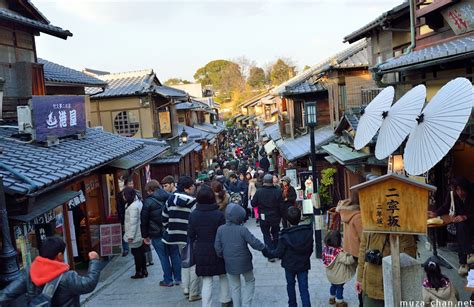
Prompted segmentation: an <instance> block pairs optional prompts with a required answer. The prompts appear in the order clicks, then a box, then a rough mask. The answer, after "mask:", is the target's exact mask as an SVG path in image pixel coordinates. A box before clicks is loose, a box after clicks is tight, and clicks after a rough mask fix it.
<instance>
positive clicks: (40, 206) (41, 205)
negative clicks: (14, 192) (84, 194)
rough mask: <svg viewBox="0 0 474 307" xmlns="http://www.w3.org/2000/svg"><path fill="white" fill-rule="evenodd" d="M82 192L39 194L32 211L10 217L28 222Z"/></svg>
mask: <svg viewBox="0 0 474 307" xmlns="http://www.w3.org/2000/svg"><path fill="white" fill-rule="evenodd" d="M80 194H81V192H75V191H64V190H60V191H57V192H53V193H48V194H46V195H42V196H39V197H37V198H36V200H35V203H34V206H33V209H32V210H31V212H30V213H28V214H25V215H17V216H9V218H10V219H12V220H16V221H20V222H25V223H27V222H29V221H32V220H33V219H35V218H36V217H38V216H40V215H41V214H44V213H46V212H48V211H49V210H53V209H54V208H56V207H58V206H61V205H62V204H64V203H66V202H68V201H70V200H71V199H73V198H74V197H76V196H79V195H80Z"/></svg>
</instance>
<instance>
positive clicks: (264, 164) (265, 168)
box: [259, 153, 270, 174]
mask: <svg viewBox="0 0 474 307" xmlns="http://www.w3.org/2000/svg"><path fill="white" fill-rule="evenodd" d="M259 166H260V168H261V169H262V170H263V171H264V172H265V174H266V173H268V170H269V168H270V160H268V158H267V154H266V153H265V154H263V156H262V158H261V159H260V165H259Z"/></svg>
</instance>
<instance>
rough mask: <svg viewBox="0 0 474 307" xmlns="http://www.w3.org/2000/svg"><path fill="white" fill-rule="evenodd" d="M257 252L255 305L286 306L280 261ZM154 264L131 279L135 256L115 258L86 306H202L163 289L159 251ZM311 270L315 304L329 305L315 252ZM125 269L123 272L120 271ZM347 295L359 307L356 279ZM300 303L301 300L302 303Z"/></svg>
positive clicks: (254, 228) (250, 224)
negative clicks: (143, 272) (140, 276)
mask: <svg viewBox="0 0 474 307" xmlns="http://www.w3.org/2000/svg"><path fill="white" fill-rule="evenodd" d="M246 225H247V226H248V227H249V229H250V230H251V231H252V233H253V234H254V235H255V236H256V237H257V238H259V239H260V240H263V237H262V233H261V232H260V228H258V227H257V226H256V225H255V222H254V221H253V220H252V221H249V222H247V224H246ZM252 252H253V255H254V261H253V264H254V273H255V278H256V289H255V296H254V300H253V306H259V307H263V306H274V307H276V306H287V295H286V282H285V276H284V271H283V269H282V267H281V266H280V261H277V262H275V263H270V262H268V261H267V260H266V258H264V257H263V256H262V254H261V253H260V252H256V251H252ZM153 256H154V260H155V265H154V266H151V267H149V268H148V271H149V273H150V276H148V278H146V279H140V280H132V279H130V276H131V275H133V273H134V272H133V271H134V269H133V258H132V257H131V256H127V257H126V258H122V257H120V258H116V259H114V261H112V262H111V263H110V264H109V266H108V267H107V268H106V271H105V272H104V273H105V274H109V272H111V271H112V272H113V271H115V272H116V273H115V274H110V276H109V277H108V278H107V279H106V280H105V281H103V282H101V283H100V284H99V286H98V288H97V290H96V291H95V292H94V293H93V294H92V295H91V296H89V297H88V298H85V297H83V298H82V299H83V301H84V299H85V302H84V304H85V306H88V307H91V306H160V307H175V306H200V305H201V301H198V302H194V303H188V302H187V300H185V298H184V296H183V294H182V291H181V288H178V287H173V288H162V287H159V286H158V282H159V281H160V280H161V277H162V271H161V267H160V264H159V261H158V257H157V256H156V254H154V255H153ZM311 267H312V269H311V271H310V274H309V286H310V295H311V302H312V306H329V304H328V303H327V302H328V299H329V283H328V281H327V279H326V274H325V271H324V266H323V264H322V262H321V260H317V259H316V258H315V257H314V255H313V256H312V258H311ZM121 272H123V273H121ZM215 281H216V282H215V287H214V293H216V295H214V306H220V304H219V302H218V301H217V293H218V290H217V287H216V285H217V279H215ZM344 297H345V300H346V301H347V302H348V304H349V306H357V305H358V303H357V295H356V293H355V291H354V279H353V280H351V282H350V283H349V284H347V285H346V287H345V289H344ZM299 305H301V303H299Z"/></svg>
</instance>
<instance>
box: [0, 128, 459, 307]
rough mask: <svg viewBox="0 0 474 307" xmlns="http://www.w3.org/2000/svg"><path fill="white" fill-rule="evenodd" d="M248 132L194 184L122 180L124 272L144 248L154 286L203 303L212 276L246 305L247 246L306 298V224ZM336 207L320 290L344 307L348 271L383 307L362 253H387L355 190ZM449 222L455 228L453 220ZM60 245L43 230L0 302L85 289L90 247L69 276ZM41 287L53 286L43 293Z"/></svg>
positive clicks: (140, 264)
mask: <svg viewBox="0 0 474 307" xmlns="http://www.w3.org/2000/svg"><path fill="white" fill-rule="evenodd" d="M254 136H255V130H253V129H246V130H233V129H230V130H229V131H228V137H227V138H226V142H224V143H223V144H221V146H222V147H221V153H220V154H219V155H218V156H216V157H215V158H214V159H213V163H212V165H211V166H210V169H208V170H206V171H205V176H200V178H203V179H202V180H200V181H199V182H196V181H195V180H193V179H192V178H191V177H188V176H180V177H178V178H175V177H174V176H172V175H169V176H166V177H164V178H161V180H160V181H157V180H156V179H152V180H150V181H149V182H148V183H147V184H146V186H145V189H144V191H145V192H146V193H145V194H146V195H144V196H142V195H141V194H140V192H139V191H137V190H135V188H134V186H133V180H130V179H128V178H125V180H124V188H123V190H122V191H121V192H120V193H119V194H118V198H117V200H118V203H117V209H118V214H119V217H120V220H121V223H122V224H123V230H124V234H123V256H127V254H128V253H129V252H130V253H131V254H132V255H133V259H134V263H135V273H134V275H132V276H131V278H132V279H142V278H146V277H148V271H147V265H150V264H153V258H152V255H151V249H150V246H153V249H154V250H155V252H156V254H157V256H158V259H159V262H160V264H161V268H162V271H163V277H162V279H161V280H160V281H159V282H157V284H159V286H161V287H174V286H181V288H182V291H183V295H184V296H185V297H186V298H187V300H189V302H193V301H199V300H201V301H202V306H205V307H208V306H211V305H212V302H213V296H215V295H216V293H213V288H214V287H213V282H214V277H216V280H218V283H219V286H218V287H217V289H219V294H218V300H219V302H220V303H221V306H223V307H229V306H234V307H240V306H251V305H252V300H253V297H254V292H255V278H256V277H255V275H254V272H253V269H254V267H253V263H252V253H251V251H250V248H252V249H254V250H257V251H259V252H261V253H262V255H263V256H264V257H266V258H267V259H268V261H269V262H275V261H277V260H278V259H281V266H282V268H283V269H284V276H285V278H286V282H287V294H288V306H290V307H294V306H297V295H296V285H298V289H299V293H300V298H301V303H302V305H303V307H308V306H311V299H310V289H309V285H308V272H309V270H310V269H311V261H310V257H311V255H312V253H313V246H314V244H313V225H312V224H311V222H310V221H308V220H304V219H303V216H302V212H301V209H300V206H299V205H298V204H297V193H296V191H295V188H294V187H293V186H292V184H291V179H290V178H289V177H286V176H285V177H282V178H280V177H279V176H278V174H277V173H275V172H274V168H275V167H274V165H273V164H272V159H268V157H267V153H266V152H265V150H264V148H263V146H262V144H261V143H258V142H256V141H255V139H256V138H255V137H254ZM231 140H232V142H233V143H231ZM458 194H459V193H458ZM461 196H462V195H461ZM466 198H467V197H466ZM455 204H456V203H455ZM443 210H444V209H443ZM336 211H337V212H338V213H339V215H340V217H341V221H342V223H343V225H344V236H343V237H342V236H341V233H340V232H339V231H337V230H331V231H329V232H328V233H327V235H326V237H325V239H324V248H323V252H322V263H323V265H324V267H325V270H326V275H327V280H328V289H327V290H328V292H329V293H330V299H329V302H328V303H329V304H330V305H335V306H336V307H344V306H347V303H346V302H345V301H344V285H345V284H346V283H347V282H348V281H349V280H351V279H352V278H353V277H354V276H355V275H356V276H357V277H356V290H357V292H358V293H359V301H360V305H361V306H362V305H365V306H384V300H383V299H384V292H383V278H382V266H381V265H380V263H378V260H379V259H375V260H374V259H372V257H368V256H367V254H370V253H372V252H374V251H378V252H379V254H380V255H381V256H382V257H383V256H388V255H390V244H388V235H386V234H379V233H371V234H367V233H362V220H361V213H360V208H359V202H358V197H357V194H355V193H354V194H353V195H351V198H350V199H346V200H341V201H340V202H339V203H338V206H337V208H336ZM459 211H460V212H461V210H459ZM437 214H439V213H437ZM433 215H434V213H433ZM249 219H255V220H256V222H257V225H258V226H259V227H260V230H261V233H262V238H263V242H262V241H261V240H259V239H258V238H256V237H255V236H254V235H253V234H252V233H251V232H250V231H249V229H248V228H247V227H246V222H247V221H248V220H249ZM466 219H467V218H466ZM466 219H464V218H463V219H461V220H460V221H459V222H460V223H461V222H464V221H465V220H466ZM458 226H459V227H458V230H462V229H461V226H462V225H461V224H458ZM459 236H461V235H459ZM400 251H401V252H404V253H406V254H408V255H410V256H413V257H415V256H416V242H415V237H414V236H412V235H401V236H400ZM64 252H65V243H64V242H63V241H62V240H61V239H58V238H56V237H51V238H47V239H46V240H45V241H44V242H43V243H42V245H41V248H40V256H38V257H37V258H36V259H35V260H34V261H33V263H32V265H31V269H30V270H29V271H28V272H25V274H23V275H22V277H21V278H19V279H17V280H15V281H14V282H12V283H11V284H10V285H9V286H8V287H7V288H5V289H4V290H3V291H1V292H0V305H1V306H3V304H6V303H8V302H11V301H13V300H14V299H16V298H17V297H18V296H20V295H22V294H25V293H26V294H27V300H29V301H32V302H34V303H35V304H36V305H38V304H39V305H48V304H49V305H52V306H56V305H57V306H79V295H81V294H85V293H89V292H92V291H93V290H94V288H95V287H96V285H97V283H98V279H99V273H100V268H101V266H100V264H99V256H98V255H97V253H95V252H91V253H90V254H89V258H90V266H89V271H88V273H87V274H86V275H85V276H79V275H78V274H77V273H75V272H73V271H69V267H68V266H67V265H66V264H64ZM467 253H468V251H467V249H465V250H463V249H460V252H459V254H460V259H461V257H462V259H463V260H464V261H463V262H466V260H465V259H466V258H467ZM380 259H381V258H380ZM463 262H461V263H462V264H463ZM424 269H425V272H426V278H425V279H424V281H423V285H422V286H423V299H424V300H425V302H428V303H429V302H433V301H445V302H448V301H449V302H457V299H458V295H457V292H456V290H455V289H454V288H453V286H452V284H451V282H450V281H449V279H448V278H447V277H446V276H444V275H443V274H442V273H441V271H440V268H439V265H438V264H437V263H436V262H435V261H432V260H430V259H428V260H427V261H426V263H425V264H424ZM356 272H357V273H356ZM257 278H258V276H257ZM47 285H48V287H46V286H47ZM44 289H49V290H51V289H53V291H52V293H49V294H50V296H49V297H48V293H47V291H46V293H45V290H44ZM35 300H39V302H35Z"/></svg>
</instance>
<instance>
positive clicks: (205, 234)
mask: <svg viewBox="0 0 474 307" xmlns="http://www.w3.org/2000/svg"><path fill="white" fill-rule="evenodd" d="M196 200H197V205H196V209H195V210H194V211H192V212H191V214H190V216H189V225H188V237H189V239H190V241H191V244H193V256H194V261H195V263H196V275H197V276H202V294H201V295H202V305H203V306H211V304H212V276H219V283H220V301H221V303H222V305H223V306H230V304H231V297H230V293H229V285H228V281H227V276H226V271H225V263H224V259H223V258H220V257H218V256H217V254H216V251H215V249H214V241H215V240H216V234H217V228H219V226H221V225H224V224H225V217H224V213H222V212H221V211H219V206H218V205H217V204H216V197H215V194H214V192H213V191H212V189H211V188H210V187H209V186H207V185H202V186H201V188H200V189H199V191H198V193H197V197H196Z"/></svg>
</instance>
